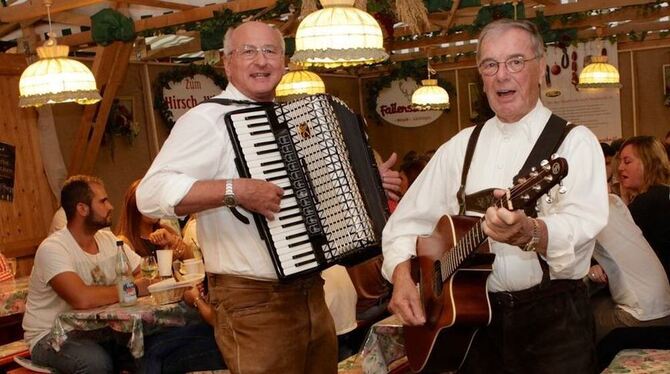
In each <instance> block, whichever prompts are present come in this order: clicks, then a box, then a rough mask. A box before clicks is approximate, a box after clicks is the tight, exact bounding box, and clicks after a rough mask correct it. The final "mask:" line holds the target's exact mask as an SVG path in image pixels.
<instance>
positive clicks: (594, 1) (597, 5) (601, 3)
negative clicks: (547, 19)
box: [525, 0, 656, 18]
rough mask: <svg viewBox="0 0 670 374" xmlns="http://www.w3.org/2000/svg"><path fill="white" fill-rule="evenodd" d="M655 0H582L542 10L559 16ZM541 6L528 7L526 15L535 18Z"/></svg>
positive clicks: (548, 14)
mask: <svg viewBox="0 0 670 374" xmlns="http://www.w3.org/2000/svg"><path fill="white" fill-rule="evenodd" d="M655 3H656V1H654V0H580V1H579V2H577V3H568V4H557V5H550V6H545V7H544V8H543V9H542V11H543V13H544V15H545V16H558V15H563V14H570V13H579V12H586V11H589V10H597V9H608V8H619V7H625V6H632V5H644V4H655ZM540 9H541V8H540V7H536V8H531V7H527V8H526V9H525V11H526V17H528V18H534V17H535V16H537V12H538V11H539V10H540Z"/></svg>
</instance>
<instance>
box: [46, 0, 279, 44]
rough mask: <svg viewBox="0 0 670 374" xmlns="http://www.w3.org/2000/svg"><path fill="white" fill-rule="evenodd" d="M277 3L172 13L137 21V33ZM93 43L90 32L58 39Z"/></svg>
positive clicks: (245, 1) (241, 2) (254, 1)
mask: <svg viewBox="0 0 670 374" xmlns="http://www.w3.org/2000/svg"><path fill="white" fill-rule="evenodd" d="M276 3H277V0H234V1H229V2H227V3H221V4H213V5H208V6H204V7H199V8H196V9H191V10H184V11H181V12H178V13H171V14H166V15H162V16H157V17H151V18H145V19H141V20H137V21H135V32H141V31H145V30H151V29H161V28H165V27H171V26H178V25H183V24H186V23H191V22H196V21H203V20H206V19H210V18H213V17H214V12H220V11H223V10H224V9H230V10H232V11H233V12H235V13H239V12H246V11H249V10H254V9H260V8H266V7H270V6H275V4H276ZM91 43H93V39H92V38H91V32H90V31H86V32H80V33H78V34H73V35H68V36H64V37H62V38H59V39H58V44H63V45H69V46H70V47H75V46H79V45H84V44H91Z"/></svg>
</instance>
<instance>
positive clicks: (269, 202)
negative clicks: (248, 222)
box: [233, 178, 284, 221]
mask: <svg viewBox="0 0 670 374" xmlns="http://www.w3.org/2000/svg"><path fill="white" fill-rule="evenodd" d="M233 190H234V191H235V196H236V197H237V201H238V203H239V205H240V206H242V207H243V208H245V209H247V210H249V211H252V212H256V213H259V214H262V215H263V216H265V218H267V219H268V220H270V221H272V220H273V219H274V213H277V212H279V204H280V202H281V197H282V196H283V195H284V190H283V189H282V188H281V187H279V186H277V185H276V184H274V183H270V182H266V181H263V180H260V179H249V178H240V179H235V180H234V181H233Z"/></svg>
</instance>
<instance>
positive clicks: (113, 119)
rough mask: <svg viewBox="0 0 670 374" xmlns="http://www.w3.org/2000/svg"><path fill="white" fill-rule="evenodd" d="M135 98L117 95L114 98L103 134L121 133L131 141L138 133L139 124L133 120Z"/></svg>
mask: <svg viewBox="0 0 670 374" xmlns="http://www.w3.org/2000/svg"><path fill="white" fill-rule="evenodd" d="M136 113H137V110H136V108H135V99H134V98H133V97H132V96H118V97H116V98H114V101H113V102H112V107H111V109H110V111H109V117H108V118H107V127H106V128H105V135H109V136H113V135H123V136H126V137H127V138H128V140H129V141H132V140H133V138H134V137H135V136H137V134H138V133H139V126H138V124H137V121H136V120H135V114H136Z"/></svg>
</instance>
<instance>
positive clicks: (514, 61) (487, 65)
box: [479, 56, 539, 77]
mask: <svg viewBox="0 0 670 374" xmlns="http://www.w3.org/2000/svg"><path fill="white" fill-rule="evenodd" d="M538 57H539V56H535V57H531V58H523V56H514V57H510V58H508V59H507V60H505V61H495V60H491V59H488V60H484V61H482V62H480V63H479V72H480V73H481V74H482V75H485V76H489V77H490V76H492V75H495V74H496V73H497V72H498V69H499V68H500V64H505V66H506V67H507V71H509V72H510V73H518V72H520V71H521V70H523V67H524V65H525V64H526V62H527V61H532V60H535V59H536V58H538Z"/></svg>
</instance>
